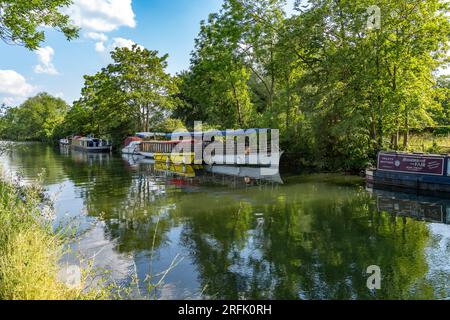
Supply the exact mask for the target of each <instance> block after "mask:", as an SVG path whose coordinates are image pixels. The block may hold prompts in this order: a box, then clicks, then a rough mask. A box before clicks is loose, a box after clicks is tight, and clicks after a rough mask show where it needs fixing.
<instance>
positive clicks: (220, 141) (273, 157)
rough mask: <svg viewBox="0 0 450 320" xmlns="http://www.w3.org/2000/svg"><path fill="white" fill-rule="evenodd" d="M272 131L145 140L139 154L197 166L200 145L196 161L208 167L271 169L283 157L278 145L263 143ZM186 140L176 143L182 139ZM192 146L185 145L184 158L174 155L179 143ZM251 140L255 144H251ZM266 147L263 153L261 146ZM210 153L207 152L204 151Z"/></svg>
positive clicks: (211, 133)
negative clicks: (197, 145)
mask: <svg viewBox="0 0 450 320" xmlns="http://www.w3.org/2000/svg"><path fill="white" fill-rule="evenodd" d="M263 131H264V132H265V133H267V132H268V131H269V129H248V130H228V131H208V132H200V131H199V132H193V133H192V132H178V133H173V134H171V135H169V134H167V135H166V138H171V139H172V140H171V141H156V140H154V141H143V142H141V143H140V152H139V153H140V154H141V155H143V156H145V157H148V158H154V159H155V160H157V161H163V162H165V161H174V162H178V163H185V164H189V163H194V158H195V156H194V155H196V154H195V152H194V150H195V151H197V150H196V148H195V147H194V144H197V143H199V144H200V145H201V150H198V151H200V152H201V153H200V154H198V155H197V159H199V161H200V160H201V161H202V163H204V164H208V165H232V166H236V165H238V166H257V167H260V166H270V167H278V166H279V163H280V158H281V155H282V154H283V152H282V151H280V149H279V147H278V141H276V143H270V141H264V140H263V137H264V139H267V136H263V135H262V134H261V133H262V132H263ZM181 138H183V139H184V140H176V139H181ZM180 141H182V143H183V144H190V145H189V146H186V145H185V146H183V147H184V148H183V150H190V151H191V152H187V151H185V152H184V153H183V155H181V154H180V153H179V152H178V153H177V152H175V153H174V152H173V150H174V148H175V146H177V145H179V144H180ZM251 141H252V143H250V142H251ZM263 145H264V146H266V147H265V148H264V149H265V150H264V151H263V148H262V146H263ZM205 151H208V152H205Z"/></svg>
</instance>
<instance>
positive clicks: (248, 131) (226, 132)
mask: <svg viewBox="0 0 450 320" xmlns="http://www.w3.org/2000/svg"><path fill="white" fill-rule="evenodd" d="M269 130H271V129H264V128H252V129H245V130H244V129H240V130H209V131H198V132H175V133H172V134H168V136H169V137H172V138H174V137H183V136H191V137H201V136H203V135H210V136H214V135H217V136H226V135H231V136H245V135H249V134H252V133H259V132H262V131H264V132H267V131H269Z"/></svg>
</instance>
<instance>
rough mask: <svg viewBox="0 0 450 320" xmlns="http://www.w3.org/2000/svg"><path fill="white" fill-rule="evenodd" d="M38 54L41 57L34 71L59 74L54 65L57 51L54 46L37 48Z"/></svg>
mask: <svg viewBox="0 0 450 320" xmlns="http://www.w3.org/2000/svg"><path fill="white" fill-rule="evenodd" d="M36 54H37V56H38V59H39V64H38V65H37V66H35V67H34V72H36V73H45V74H50V75H57V74H58V71H57V70H56V68H55V66H54V65H53V62H52V60H53V56H54V55H55V51H54V50H53V48H52V47H49V46H47V47H45V48H39V49H37V50H36Z"/></svg>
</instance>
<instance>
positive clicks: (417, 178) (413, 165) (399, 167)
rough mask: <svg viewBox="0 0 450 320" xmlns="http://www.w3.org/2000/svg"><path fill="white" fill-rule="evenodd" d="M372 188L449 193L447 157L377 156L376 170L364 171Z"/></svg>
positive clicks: (391, 154) (449, 164)
mask: <svg viewBox="0 0 450 320" xmlns="http://www.w3.org/2000/svg"><path fill="white" fill-rule="evenodd" d="M366 177H367V182H368V183H369V184H372V185H374V186H380V187H384V186H385V187H396V188H402V189H410V190H416V191H428V192H445V193H450V156H449V155H433V154H423V153H405V152H380V153H379V154H378V160H377V167H376V169H368V170H367V171H366Z"/></svg>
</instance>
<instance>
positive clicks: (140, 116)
mask: <svg viewBox="0 0 450 320" xmlns="http://www.w3.org/2000/svg"><path fill="white" fill-rule="evenodd" d="M111 57H112V59H113V63H111V64H110V65H108V66H107V67H105V68H103V69H102V70H101V71H100V72H98V73H97V74H95V75H93V76H85V77H84V78H85V84H84V88H83V89H82V93H81V98H80V99H79V100H78V101H76V102H75V103H74V107H73V108H72V110H71V111H70V112H69V115H68V118H67V120H68V122H70V125H69V126H70V127H71V128H72V130H74V131H75V132H80V133H85V134H86V133H94V134H97V135H102V136H105V135H107V136H110V137H111V138H113V140H115V142H116V143H119V142H120V141H122V139H123V138H125V137H126V136H127V135H130V134H133V133H134V132H136V131H149V130H150V129H151V128H152V127H154V126H157V125H158V124H159V123H160V122H162V121H163V120H164V119H165V118H167V117H168V116H169V115H170V112H171V110H172V109H173V108H174V106H175V101H176V98H175V94H176V93H177V81H176V78H174V77H172V76H171V75H170V74H168V73H167V72H166V71H165V69H166V68H167V58H168V56H167V55H164V56H161V57H160V56H159V55H158V52H157V51H151V50H147V49H144V48H141V47H140V46H138V45H134V46H133V47H132V48H131V49H129V48H116V49H115V50H114V51H113V52H112V53H111ZM77 122H78V124H77ZM86 130H91V131H90V132H86Z"/></svg>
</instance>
